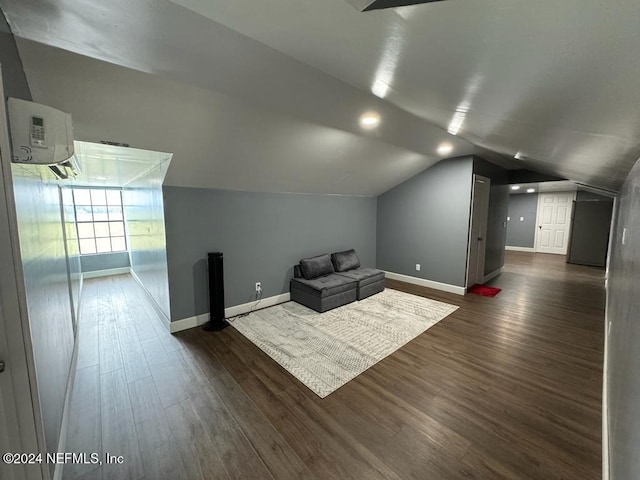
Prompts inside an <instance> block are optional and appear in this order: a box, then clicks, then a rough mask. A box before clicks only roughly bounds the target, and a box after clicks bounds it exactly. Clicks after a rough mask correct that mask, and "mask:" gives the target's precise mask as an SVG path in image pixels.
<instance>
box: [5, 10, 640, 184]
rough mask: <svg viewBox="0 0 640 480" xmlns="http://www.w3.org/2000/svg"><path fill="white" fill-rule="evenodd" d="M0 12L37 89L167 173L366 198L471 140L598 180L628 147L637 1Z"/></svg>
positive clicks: (512, 162) (637, 139)
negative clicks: (154, 158) (163, 161)
mask: <svg viewBox="0 0 640 480" xmlns="http://www.w3.org/2000/svg"><path fill="white" fill-rule="evenodd" d="M0 6H1V7H2V10H3V11H4V12H5V15H6V16H7V19H8V21H9V24H10V26H11V28H12V31H13V33H14V34H15V35H16V37H17V38H18V47H19V50H20V53H21V56H22V60H23V63H24V67H25V71H26V74H27V78H28V80H29V84H30V86H31V89H32V93H33V96H34V100H35V101H38V102H40V103H46V104H50V105H52V106H56V107H58V108H61V109H63V110H67V111H70V112H71V113H72V114H73V115H74V124H75V125H76V133H77V136H79V139H80V140H86V141H96V140H100V139H106V140H117V141H122V142H126V143H130V144H131V145H132V146H134V147H140V148H147V149H152V150H161V151H169V152H173V153H174V160H173V162H172V165H171V168H170V170H169V173H168V175H167V183H170V184H176V185H194V186H214V187H220V188H239V189H248V190H253V189H258V190H266V191H306V192H325V193H345V194H377V193H381V192H382V191H384V190H386V189H388V188H390V187H392V186H393V185H395V184H397V183H399V182H401V181H403V180H404V179H406V178H408V177H410V176H411V175H414V174H415V173H417V172H419V171H421V170H423V169H424V168H427V167H428V166H430V165H431V164H433V163H434V162H436V161H437V160H439V159H440V158H442V157H444V156H454V155H464V154H470V153H476V154H479V155H480V156H483V157H485V158H487V159H488V160H490V161H494V162H496V163H500V164H502V165H504V166H507V167H509V168H529V169H532V170H538V171H541V172H544V173H550V174H554V175H556V176H559V177H564V178H568V179H571V180H574V181H577V182H581V183H585V184H589V185H594V186H598V187H602V188H607V189H613V190H615V189H617V188H619V186H620V185H621V183H622V181H623V179H624V178H625V176H626V174H627V173H628V171H629V170H630V168H631V166H632V165H633V163H634V162H635V161H636V159H637V158H638V157H639V156H640V108H638V105H640V89H639V88H638V84H639V83H640V82H638V80H640V49H639V48H637V46H638V45H640V29H638V28H637V25H636V21H635V20H636V19H637V18H640V3H639V2H637V1H632V0H617V1H616V2H604V1H602V0H562V1H561V2H558V1H551V0H538V1H536V2H524V1H518V0H449V1H445V2H434V3H427V4H423V5H415V6H410V7H401V8H396V9H388V10H377V11H372V12H366V13H361V12H359V11H357V9H355V8H354V7H353V6H352V5H350V4H349V3H348V2H347V1H345V0H313V1H311V0H261V1H260V2H259V3H256V2H255V1H254V0H233V1H228V0H174V1H173V2H171V1H168V0H155V1H151V0H136V1H130V0H129V1H127V0H112V1H109V2H98V1H97V0H0ZM123 67H125V68H123ZM136 71H137V72H136ZM145 85H147V87H145ZM371 111H373V112H376V113H377V114H378V115H379V116H380V125H379V126H378V127H377V128H374V129H364V128H363V127H362V126H361V125H360V124H359V118H360V116H361V115H362V114H363V113H365V112H371ZM105 137H111V138H105ZM443 143H449V144H451V146H452V147H453V150H452V152H451V153H449V154H442V153H438V152H437V149H438V147H439V146H441V145H442V144H443ZM516 154H517V157H518V159H517V160H516V159H514V158H513V157H514V155H516Z"/></svg>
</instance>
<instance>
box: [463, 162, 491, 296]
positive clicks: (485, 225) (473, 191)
mask: <svg viewBox="0 0 640 480" xmlns="http://www.w3.org/2000/svg"><path fill="white" fill-rule="evenodd" d="M477 180H480V181H481V182H484V183H486V184H487V185H488V186H489V189H488V190H487V208H486V211H487V215H483V218H482V221H483V225H482V227H481V230H482V231H483V232H484V237H485V238H484V240H483V241H484V242H485V244H484V245H485V249H484V251H483V252H482V257H483V260H482V278H483V279H484V264H485V258H484V257H485V256H486V240H487V239H486V236H487V235H486V232H487V228H488V224H489V215H488V212H489V200H490V197H491V179H490V178H488V177H483V176H482V175H477V174H475V173H474V174H473V176H472V179H471V204H470V205H469V235H468V238H467V265H466V267H467V268H466V271H465V281H464V285H465V289H467V288H469V287H471V286H472V285H473V284H471V285H469V280H470V279H469V270H470V266H471V253H472V252H471V245H472V244H473V242H472V235H473V227H474V223H473V220H474V208H473V206H474V202H475V199H476V181H477ZM476 259H477V257H476ZM477 279H478V275H477V274H476V280H477ZM475 283H477V282H474V284H475Z"/></svg>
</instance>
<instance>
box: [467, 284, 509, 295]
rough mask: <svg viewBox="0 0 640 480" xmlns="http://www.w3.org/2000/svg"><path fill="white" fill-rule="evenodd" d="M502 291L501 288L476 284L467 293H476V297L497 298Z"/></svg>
mask: <svg viewBox="0 0 640 480" xmlns="http://www.w3.org/2000/svg"><path fill="white" fill-rule="evenodd" d="M501 290H502V289H501V288H496V287H486V286H484V285H477V284H476V285H474V286H473V287H471V288H470V289H469V290H467V293H475V294H476V295H482V296H483V297H495V296H496V295H497V294H499V293H500V291H501Z"/></svg>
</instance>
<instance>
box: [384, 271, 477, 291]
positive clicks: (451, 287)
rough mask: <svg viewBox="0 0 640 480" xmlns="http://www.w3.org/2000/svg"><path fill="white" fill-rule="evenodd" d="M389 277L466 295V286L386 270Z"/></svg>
mask: <svg viewBox="0 0 640 480" xmlns="http://www.w3.org/2000/svg"><path fill="white" fill-rule="evenodd" d="M384 273H385V275H386V277H387V278H390V279H391V280H399V281H401V282H407V283H411V284H413V285H420V286H421V287H427V288H433V289H434V290H442V291H443V292H449V293H455V294H456V295H464V294H465V293H466V288H464V287H459V286H457V285H450V284H448V283H440V282H434V281H433V280H425V279H424V278H418V277H411V276H409V275H403V274H401V273H393V272H386V271H385V272H384Z"/></svg>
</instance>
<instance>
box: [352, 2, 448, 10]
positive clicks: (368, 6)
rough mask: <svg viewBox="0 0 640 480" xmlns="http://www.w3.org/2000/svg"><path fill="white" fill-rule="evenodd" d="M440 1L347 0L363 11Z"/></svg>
mask: <svg viewBox="0 0 640 480" xmlns="http://www.w3.org/2000/svg"><path fill="white" fill-rule="evenodd" d="M440 1H442V0H373V1H372V0H347V2H349V3H350V4H351V5H353V6H354V7H356V8H357V9H358V10H360V11H361V12H369V11H371V10H381V9H383V8H395V7H406V6H408V5H419V4H421V3H431V2H440Z"/></svg>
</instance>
